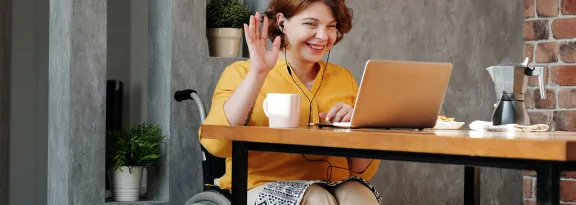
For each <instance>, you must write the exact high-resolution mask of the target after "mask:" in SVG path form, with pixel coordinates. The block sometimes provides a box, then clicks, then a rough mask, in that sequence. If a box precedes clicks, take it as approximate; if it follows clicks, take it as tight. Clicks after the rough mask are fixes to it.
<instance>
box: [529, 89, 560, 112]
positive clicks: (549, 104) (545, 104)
mask: <svg viewBox="0 0 576 205" xmlns="http://www.w3.org/2000/svg"><path fill="white" fill-rule="evenodd" d="M534 106H535V107H536V108H537V109H553V108H556V91H555V90H554V89H546V99H541V98H540V89H536V90H534Z"/></svg>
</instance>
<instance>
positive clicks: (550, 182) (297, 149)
mask: <svg viewBox="0 0 576 205" xmlns="http://www.w3.org/2000/svg"><path fill="white" fill-rule="evenodd" d="M251 150H254V151H268V152H283V153H304V154H317V155H330V156H347V157H359V158H372V159H381V160H395V161H407V162H424V163H439V164H453V165H464V166H466V167H465V171H464V204H465V205H479V204H480V187H479V170H478V168H477V167H495V168H507V169H520V170H535V171H536V173H537V175H538V176H537V181H536V184H537V187H536V188H537V189H536V194H537V196H538V197H537V204H538V205H559V204H560V202H559V201H560V194H559V191H560V173H561V172H562V171H568V170H576V163H574V162H561V161H545V160H527V159H511V158H494V157H478V156H462V155H447V154H431V153H415V152H397V151H381V150H361V149H349V148H332V147H318V146H303V145H287V144H275V143H256V142H242V141H234V142H233V143H232V161H233V163H232V203H233V204H240V205H244V204H246V203H247V195H248V193H247V192H248V191H247V186H248V151H251Z"/></svg>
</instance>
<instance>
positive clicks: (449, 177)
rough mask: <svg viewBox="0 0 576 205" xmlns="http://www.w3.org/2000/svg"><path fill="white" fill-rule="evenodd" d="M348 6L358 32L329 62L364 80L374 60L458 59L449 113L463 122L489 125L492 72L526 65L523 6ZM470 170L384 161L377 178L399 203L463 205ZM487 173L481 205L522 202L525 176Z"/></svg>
mask: <svg viewBox="0 0 576 205" xmlns="http://www.w3.org/2000/svg"><path fill="white" fill-rule="evenodd" d="M348 4H349V6H350V7H352V9H353V10H354V11H355V13H354V14H355V18H354V28H353V29H352V32H351V33H350V34H349V35H347V36H346V37H344V40H343V41H342V43H341V44H340V45H337V46H336V47H335V48H334V50H333V52H332V56H331V57H330V61H331V62H334V63H338V64H340V65H343V66H345V67H346V68H348V69H350V70H352V72H353V73H354V75H355V77H356V80H358V82H360V81H359V80H360V77H361V75H362V72H363V68H364V67H363V66H364V64H365V62H366V60H368V59H374V58H376V59H393V60H416V61H446V62H451V63H453V65H454V71H453V74H452V78H451V82H450V84H449V88H448V91H447V93H446V99H445V103H444V105H443V110H444V112H445V114H446V115H448V116H453V117H456V119H458V120H459V121H465V122H468V123H470V122H471V121H473V120H490V114H491V111H492V104H493V103H494V100H495V91H494V88H493V85H492V83H491V80H490V77H489V75H488V73H487V72H486V71H485V68H486V67H488V66H491V65H494V64H498V63H501V62H521V61H522V60H523V59H522V55H523V54H522V48H523V42H522V19H523V1H500V0H487V1H474V0H437V1H419V0H388V1H381V0H363V1H348ZM401 86H402V85H399V87H401ZM389 89H398V88H389ZM390 97H394V96H390ZM463 170H464V169H463V167H462V166H446V165H432V164H419V163H403V162H385V163H383V164H382V165H381V167H380V170H379V172H378V174H377V176H376V177H375V179H373V180H372V181H373V182H374V183H375V186H376V187H377V188H378V190H380V192H381V194H382V195H383V197H384V199H386V200H391V201H393V202H394V204H461V200H462V198H463V192H462V191H463V190H462V187H463V183H462V182H463ZM481 173H482V178H481V179H482V180H481V186H482V189H481V192H482V198H481V200H482V204H521V203H522V192H521V189H522V188H521V187H522V175H521V172H520V171H513V170H503V169H481Z"/></svg>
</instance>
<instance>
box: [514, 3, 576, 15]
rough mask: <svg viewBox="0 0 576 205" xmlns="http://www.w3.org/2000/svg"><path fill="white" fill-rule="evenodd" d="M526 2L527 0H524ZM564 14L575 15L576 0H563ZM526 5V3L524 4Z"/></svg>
mask: <svg viewBox="0 0 576 205" xmlns="http://www.w3.org/2000/svg"><path fill="white" fill-rule="evenodd" d="M524 3H526V1H524ZM561 5H562V6H561V7H562V14H564V15H574V14H576V0H562V3H561ZM524 7H526V5H524ZM524 16H526V10H524Z"/></svg>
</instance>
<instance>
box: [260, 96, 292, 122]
mask: <svg viewBox="0 0 576 205" xmlns="http://www.w3.org/2000/svg"><path fill="white" fill-rule="evenodd" d="M300 99H301V95H300V94H285V93H268V95H267V96H266V99H264V102H263V103H262V106H263V107H264V114H266V116H267V117H268V126H269V127H273V128H295V127H298V123H299V121H300Z"/></svg>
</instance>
